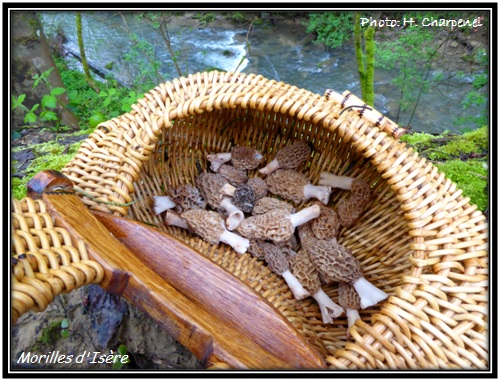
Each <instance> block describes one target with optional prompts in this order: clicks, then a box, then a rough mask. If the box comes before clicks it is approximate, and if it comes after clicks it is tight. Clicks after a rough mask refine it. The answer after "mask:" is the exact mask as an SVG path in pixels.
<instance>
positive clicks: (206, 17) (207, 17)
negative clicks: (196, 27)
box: [193, 12, 217, 26]
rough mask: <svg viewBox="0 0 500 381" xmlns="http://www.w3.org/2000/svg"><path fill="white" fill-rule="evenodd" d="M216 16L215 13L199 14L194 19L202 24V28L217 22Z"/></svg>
mask: <svg viewBox="0 0 500 381" xmlns="http://www.w3.org/2000/svg"><path fill="white" fill-rule="evenodd" d="M216 16H217V15H216V14H215V13H214V12H197V13H196V14H195V15H194V16H193V18H194V19H196V20H198V21H199V22H200V26H206V25H207V24H209V23H211V22H212V21H215V19H216Z"/></svg>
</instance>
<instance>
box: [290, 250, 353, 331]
mask: <svg viewBox="0 0 500 381" xmlns="http://www.w3.org/2000/svg"><path fill="white" fill-rule="evenodd" d="M289 261H290V268H291V270H292V274H293V275H295V277H296V278H297V279H298V280H299V282H300V283H301V284H302V286H303V287H304V288H305V289H306V290H307V291H308V292H309V294H311V295H312V297H313V298H314V299H316V302H318V305H319V308H320V310H321V317H322V319H323V323H324V324H328V323H332V322H333V319H334V318H336V317H338V316H340V315H341V314H342V312H344V310H343V309H342V307H341V306H339V305H338V304H337V303H335V302H334V301H333V300H332V299H330V297H329V296H328V295H327V294H326V293H325V292H324V291H323V289H322V288H321V282H320V279H319V275H318V270H317V269H316V267H315V266H314V265H313V263H312V262H311V260H310V259H309V255H308V254H307V252H306V251H305V250H304V249H301V250H299V252H298V253H296V255H293V256H291V257H290V260H289Z"/></svg>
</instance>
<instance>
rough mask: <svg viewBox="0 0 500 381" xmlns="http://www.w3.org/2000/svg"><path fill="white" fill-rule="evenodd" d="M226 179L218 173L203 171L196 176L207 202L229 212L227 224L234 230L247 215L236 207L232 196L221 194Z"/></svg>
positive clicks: (197, 183) (215, 207)
mask: <svg viewBox="0 0 500 381" xmlns="http://www.w3.org/2000/svg"><path fill="white" fill-rule="evenodd" d="M226 184H227V182H226V179H224V177H222V176H221V175H219V174H216V173H207V172H202V173H200V174H199V175H198V177H197V178H196V185H197V186H198V188H199V189H200V192H201V194H202V195H203V197H204V198H205V200H207V203H208V204H209V205H210V206H211V207H212V208H214V209H216V210H224V211H226V212H227V214H228V217H227V219H226V226H227V228H228V229H229V230H234V229H236V227H237V226H238V225H239V224H240V223H241V221H243V219H244V218H245V215H244V214H243V212H242V211H241V210H240V209H238V207H236V206H235V205H234V204H233V203H232V201H231V198H230V197H224V196H223V195H221V193H220V190H221V188H222V187H224V185H226Z"/></svg>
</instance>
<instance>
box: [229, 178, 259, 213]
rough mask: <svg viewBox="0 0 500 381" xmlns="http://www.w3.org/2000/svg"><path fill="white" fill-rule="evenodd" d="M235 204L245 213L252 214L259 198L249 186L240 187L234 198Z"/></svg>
mask: <svg viewBox="0 0 500 381" xmlns="http://www.w3.org/2000/svg"><path fill="white" fill-rule="evenodd" d="M232 201H233V204H234V205H235V206H236V207H237V208H238V209H240V210H241V211H243V212H245V213H251V212H252V210H253V207H254V205H255V203H256V202H257V197H256V196H255V192H254V191H253V189H252V187H251V186H250V185H248V184H243V185H240V186H239V187H237V188H236V190H235V191H234V193H233V198H232Z"/></svg>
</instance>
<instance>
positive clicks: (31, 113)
mask: <svg viewBox="0 0 500 381" xmlns="http://www.w3.org/2000/svg"><path fill="white" fill-rule="evenodd" d="M52 70H54V68H53V67H52V68H50V69H49V70H46V71H44V72H43V73H41V74H40V75H39V74H35V75H33V79H34V82H33V88H36V87H37V86H39V85H40V84H43V85H44V86H45V87H46V88H47V90H48V91H49V93H48V94H45V95H43V97H42V99H41V101H40V103H36V104H34V105H33V107H31V109H28V108H27V107H26V106H25V105H24V104H23V102H24V100H25V99H26V94H20V95H19V96H18V97H15V96H14V95H12V96H11V109H12V110H15V109H17V108H19V109H21V110H22V111H24V112H25V113H26V114H25V116H24V123H28V124H30V125H34V124H36V123H37V121H39V122H49V121H51V122H55V126H51V127H50V128H51V129H52V130H54V131H58V132H59V131H63V130H64V129H65V128H63V127H62V126H60V125H59V123H60V120H59V116H58V114H57V112H56V111H55V110H56V108H57V106H58V104H59V102H58V100H57V97H58V96H59V95H62V94H64V93H65V92H66V89H64V88H62V87H52V85H51V84H50V81H49V79H48V77H49V75H50V73H51V72H52ZM37 110H39V114H38V115H37V113H36V112H35V111H37Z"/></svg>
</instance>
